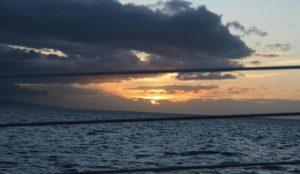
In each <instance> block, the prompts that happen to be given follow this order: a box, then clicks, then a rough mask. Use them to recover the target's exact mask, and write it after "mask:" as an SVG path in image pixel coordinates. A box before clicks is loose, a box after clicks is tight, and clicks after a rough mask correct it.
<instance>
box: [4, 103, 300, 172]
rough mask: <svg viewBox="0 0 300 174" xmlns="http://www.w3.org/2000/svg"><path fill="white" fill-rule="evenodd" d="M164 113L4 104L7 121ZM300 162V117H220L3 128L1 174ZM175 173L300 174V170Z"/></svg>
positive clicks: (290, 167) (130, 116)
mask: <svg viewBox="0 0 300 174" xmlns="http://www.w3.org/2000/svg"><path fill="white" fill-rule="evenodd" d="M161 116H166V115H164V114H159V113H135V112H114V111H88V110H68V109H58V108H46V107H40V108H39V107H20V106H0V122H1V124H4V123H12V122H22V123H24V122H37V121H60V120H89V119H102V118H103V119H107V118H116V119H117V118H140V117H161ZM299 159H300V120H285V119H258V118H256V119H226V120H225V119H224V120H222V119H219V120H197V121H195V120H191V121H166V122H148V123H118V124H101V125H100V124H99V125H72V126H47V127H30V128H25V127H23V128H6V129H0V173H1V174H52V173H53V174H56V173H66V172H71V173H72V172H75V173H76V172H88V171H103V170H111V169H123V168H141V167H142V168H144V167H165V166H191V165H213V164H224V163H242V162H245V163H249V162H273V161H281V160H283V161H288V160H299ZM152 173H153V172H152ZM166 173H176V172H166ZM177 173H184V174H197V173H199V174H200V173H201V174H225V173H226V174H228V173H230V174H299V173H300V166H269V167H255V168H254V167H248V168H234V169H233V168H232V169H220V170H191V171H180V172H177Z"/></svg>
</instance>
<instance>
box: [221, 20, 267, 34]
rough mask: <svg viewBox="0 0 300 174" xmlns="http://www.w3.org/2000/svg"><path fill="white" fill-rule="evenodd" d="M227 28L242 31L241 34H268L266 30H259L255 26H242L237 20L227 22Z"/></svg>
mask: <svg viewBox="0 0 300 174" xmlns="http://www.w3.org/2000/svg"><path fill="white" fill-rule="evenodd" d="M226 26H227V27H228V28H234V29H236V30H238V31H240V32H242V33H243V36H249V35H252V34H256V35H258V36H261V37H264V36H267V35H268V32H266V31H261V30H259V29H258V28H257V27H256V26H251V27H249V28H246V27H244V26H243V25H242V24H240V23H239V22H238V21H233V22H228V23H227V24H226Z"/></svg>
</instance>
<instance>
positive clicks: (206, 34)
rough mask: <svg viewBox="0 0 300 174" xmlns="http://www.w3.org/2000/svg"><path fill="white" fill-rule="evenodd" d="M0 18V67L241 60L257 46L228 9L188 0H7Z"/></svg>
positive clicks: (8, 70) (65, 68)
mask: <svg viewBox="0 0 300 174" xmlns="http://www.w3.org/2000/svg"><path fill="white" fill-rule="evenodd" d="M0 21H1V22H0V38H1V39H0V73H1V74H14V73H16V74H23V73H25V74H26V73H51V72H84V71H109V70H133V69H168V68H193V67H198V68H201V67H224V66H241V65H240V64H238V63H236V61H235V60H237V59H242V58H244V57H247V56H249V55H250V54H252V52H253V51H252V50H251V49H250V48H249V47H248V46H247V45H246V44H245V43H244V42H243V41H242V40H241V39H240V38H239V37H238V36H235V35H233V34H231V33H230V31H229V29H228V27H227V26H225V25H223V24H222V21H221V16H219V15H217V14H215V13H213V12H211V11H209V10H208V9H206V7H205V6H199V7H193V6H192V4H191V3H189V2H187V1H184V0H170V1H167V2H161V3H158V4H157V6H156V7H155V8H153V7H149V6H141V5H134V4H121V3H120V2H118V1H117V0H43V1H41V0H26V1H19V0H1V1H0ZM137 53H143V54H137ZM140 55H147V61H143V59H141V58H140V57H139V56H140ZM209 77H211V78H216V79H221V78H224V77H225V78H234V77H231V76H230V77H229V76H222V75H221V76H220V77H218V75H217V74H214V75H213V76H209ZM122 78H124V77H122ZM119 79H120V77H119V78H113V77H110V78H107V79H102V80H103V81H116V80H119ZM91 81H95V79H94V78H90V77H89V78H84V79H82V78H72V79H70V78H69V79H65V78H62V79H59V80H57V79H47V80H42V79H36V80H30V81H24V80H23V81H21V82H23V83H24V82H27V83H29V82H30V83H58V84H60V83H64V84H66V83H74V82H79V83H89V82H91ZM19 82H20V81H9V82H2V83H7V85H2V86H1V87H0V88H5V87H4V86H9V87H10V88H15V87H18V86H15V85H14V84H17V83H19Z"/></svg>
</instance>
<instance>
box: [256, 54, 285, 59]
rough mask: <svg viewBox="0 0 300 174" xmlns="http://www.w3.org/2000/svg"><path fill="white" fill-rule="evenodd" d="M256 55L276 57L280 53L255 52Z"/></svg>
mask: <svg viewBox="0 0 300 174" xmlns="http://www.w3.org/2000/svg"><path fill="white" fill-rule="evenodd" d="M254 55H255V56H257V57H265V58H276V57H279V56H280V54H277V53H255V54H254Z"/></svg>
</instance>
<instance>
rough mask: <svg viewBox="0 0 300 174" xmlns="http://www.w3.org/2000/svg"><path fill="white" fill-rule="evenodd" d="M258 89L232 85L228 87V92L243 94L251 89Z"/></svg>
mask: <svg viewBox="0 0 300 174" xmlns="http://www.w3.org/2000/svg"><path fill="white" fill-rule="evenodd" d="M254 90H256V89H255V88H240V87H230V88H228V89H227V93H228V94H243V93H247V92H250V91H254Z"/></svg>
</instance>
